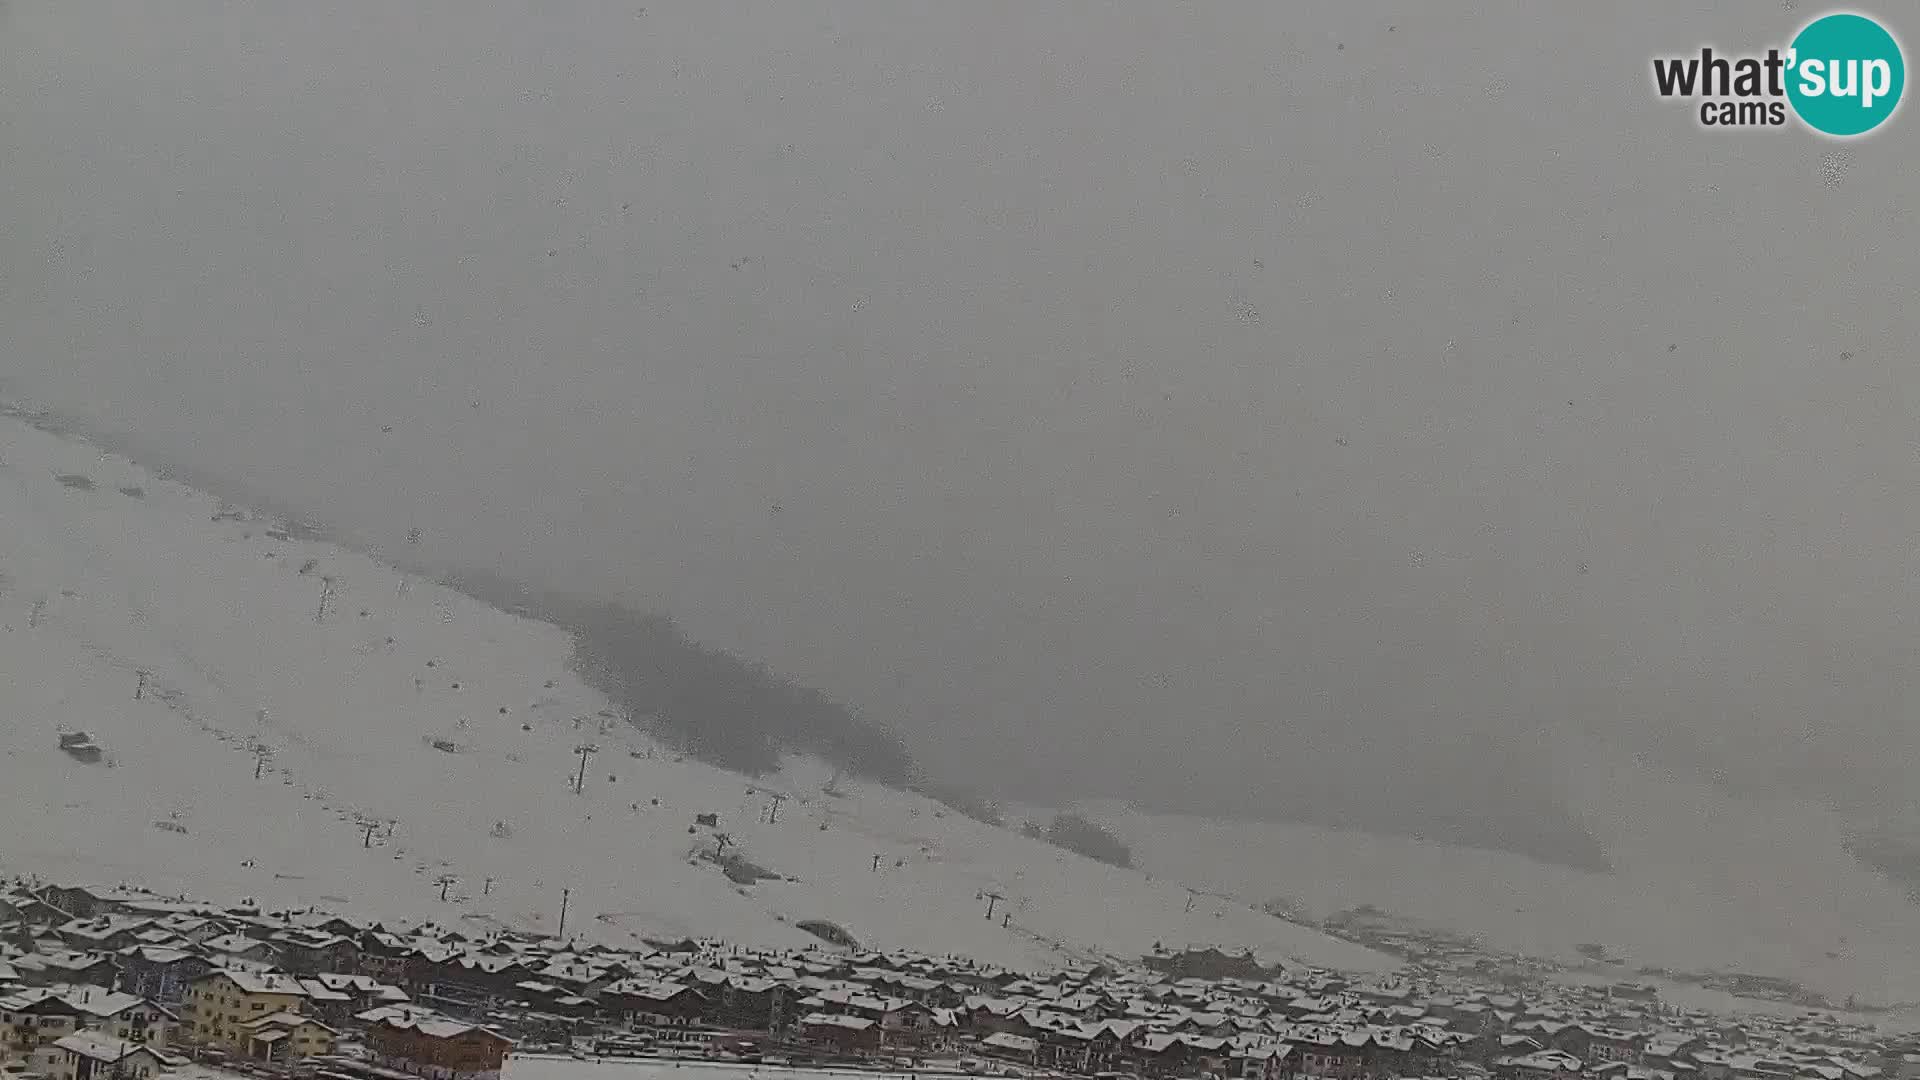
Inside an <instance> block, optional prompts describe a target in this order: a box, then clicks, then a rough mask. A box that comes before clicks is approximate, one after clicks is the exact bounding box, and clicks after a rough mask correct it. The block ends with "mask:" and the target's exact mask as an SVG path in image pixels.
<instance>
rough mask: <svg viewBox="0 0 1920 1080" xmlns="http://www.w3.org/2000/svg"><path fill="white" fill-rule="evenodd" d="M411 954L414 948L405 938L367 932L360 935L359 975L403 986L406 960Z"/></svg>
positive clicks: (378, 932)
mask: <svg viewBox="0 0 1920 1080" xmlns="http://www.w3.org/2000/svg"><path fill="white" fill-rule="evenodd" d="M413 953H414V946H413V945H412V944H411V943H409V942H408V941H407V940H406V939H405V938H402V937H399V936H397V935H394V934H388V933H382V932H380V931H377V930H368V931H366V932H365V933H362V934H361V935H360V974H362V975H371V976H373V977H374V978H376V979H379V980H380V981H382V982H386V983H393V984H396V985H403V984H405V982H406V978H407V959H408V958H409V957H410V956H412V955H413Z"/></svg>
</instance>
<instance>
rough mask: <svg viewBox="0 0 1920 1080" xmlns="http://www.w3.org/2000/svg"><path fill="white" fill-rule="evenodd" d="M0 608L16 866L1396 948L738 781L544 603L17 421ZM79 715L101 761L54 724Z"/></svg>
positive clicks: (735, 925) (616, 922) (4, 476)
mask: <svg viewBox="0 0 1920 1080" xmlns="http://www.w3.org/2000/svg"><path fill="white" fill-rule="evenodd" d="M0 625H3V626H4V630H3V631H0V755H3V756H0V808H3V809H4V813H5V821H4V825H3V826H0V870H4V871H6V872H12V873H26V872H30V873H39V874H42V875H47V876H55V877H58V878H61V879H65V880H90V881H99V882H114V881H119V880H137V881H139V882H142V883H145V884H147V885H150V886H153V887H156V888H166V889H176V890H185V891H189V892H192V893H194V894H196V895H201V896H207V897H209V898H215V899H235V898H239V897H243V896H252V897H255V898H257V899H258V900H260V901H261V902H265V903H282V902H311V903H325V904H330V905H334V906H345V907H350V908H351V909H353V910H356V911H363V912H367V913H370V914H375V915H382V916H388V917H422V916H433V917H439V918H442V919H447V920H453V919H467V920H472V921H475V922H478V923H482V924H485V923H496V924H503V925H509V926H515V927H523V928H541V929H547V930H552V929H553V928H554V927H555V926H556V923H557V920H558V917H559V914H560V908H561V901H562V890H563V889H568V890H571V896H570V912H571V913H570V916H569V922H568V927H569V931H570V932H573V931H577V932H579V933H581V934H583V935H593V936H597V937H600V938H604V939H610V940H621V941H627V940H630V939H631V938H633V937H636V936H656V937H658V936H679V935H711V936H718V937H724V938H728V939H731V940H735V941H739V942H742V943H754V944H767V945H774V944H784V945H804V944H810V943H813V942H814V941H815V939H814V938H813V937H811V936H809V935H808V934H807V933H806V932H804V931H802V930H799V929H797V928H796V927H795V925H794V924H795V923H797V922H800V921H803V920H809V919H824V920H829V921H832V922H835V923H838V924H839V925H841V926H843V927H845V928H846V929H847V930H848V931H850V932H851V933H852V934H853V935H854V936H855V937H856V938H857V939H859V940H860V941H861V942H862V943H863V944H868V945H877V946H883V947H890V946H900V947H915V948H920V949H925V950H931V951H934V952H954V953H963V954H967V955H971V956H975V957H979V958H983V959H987V960H991V961H995V962H1001V963H1009V964H1020V965H1029V966H1033V965H1043V964H1047V963H1051V962H1057V961H1059V960H1061V959H1064V958H1069V957H1086V956H1097V955H1102V954H1107V955H1120V956H1138V955H1139V954H1140V953H1142V952H1144V951H1146V950H1148V949H1149V948H1151V947H1152V946H1153V944H1154V943H1155V942H1165V943H1167V944H1169V945H1177V944H1185V943H1195V944H1197V943H1211V944H1220V945H1227V946H1247V947H1252V948H1254V949H1255V950H1256V952H1258V953H1259V954H1260V955H1262V956H1263V957H1269V958H1274V959H1278V958H1282V957H1293V958H1296V959H1298V960H1302V961H1305V962H1309V963H1314V964H1321V965H1328V966H1336V967H1343V968H1353V969H1370V968H1371V969H1377V968H1382V967H1386V966H1390V962H1389V961H1387V960H1386V959H1385V958H1383V957H1381V956H1379V955H1378V954H1375V953H1371V952H1369V951H1366V950H1363V949H1360V948H1357V947H1355V946H1352V945H1349V944H1347V943H1344V942H1340V941H1337V940H1335V939H1332V938H1329V937H1326V936H1325V935H1322V934H1320V933H1319V932H1317V931H1313V930H1307V929H1303V928H1301V927H1299V926H1296V925H1293V924H1291V923H1287V922H1284V921H1282V920H1279V919H1276V918H1273V917H1271V916H1269V915H1266V914H1264V913H1261V912H1259V911H1256V910H1252V909H1251V908H1250V907H1247V906H1239V907H1227V908H1223V909H1220V910H1211V909H1210V910H1206V911H1195V912H1187V911H1186V910H1185V904H1186V899H1187V894H1186V892H1185V891H1184V889H1182V888H1181V887H1180V886H1179V885H1177V884H1176V883H1173V882H1168V881H1155V880H1150V879H1148V878H1147V877H1146V876H1144V875H1142V874H1140V873H1137V872H1130V871H1124V870H1118V869H1114V868H1110V867H1106V866H1102V865H1099V864H1097V863H1093V862H1089V861H1087V860H1084V859H1080V858H1078V857H1075V856H1071V855H1068V854H1066V853H1064V852H1061V851H1059V850H1057V849H1054V848H1051V847H1048V846H1046V845H1044V844H1041V843H1038V842H1035V841H1032V840H1029V839H1026V838H1024V837H1022V836H1019V835H1017V834H1015V833H1013V832H1011V831H1007V830H1002V829H994V828H990V827H988V826H985V825H981V824H979V823H976V822H973V821H970V820H967V819H965V818H963V817H961V816H960V815H959V814H956V813H953V812H950V811H946V810H944V809H942V808H940V807H939V806H937V804H935V803H933V802H931V801H929V800H926V799H924V798H922V797H919V796H915V795H911V794H904V793H900V792H895V791H890V790H886V789H883V788H878V787H875V786H872V785H862V784H846V785H843V786H842V791H843V794H842V795H841V796H840V797H835V796H833V795H829V794H826V793H825V792H824V791H823V788H824V787H825V786H826V783H827V781H828V779H829V777H828V775H827V773H826V772H825V771H824V770H823V769H821V768H819V767H818V766H817V765H816V764H814V763H809V762H794V763H791V764H790V765H789V767H788V769H787V770H786V771H785V772H784V773H783V774H782V775H780V776H778V777H769V778H766V779H764V780H762V781H750V780H748V779H747V778H744V777H742V776H739V775H736V774H732V773H728V772H724V771H721V770H718V769H715V768H711V767H709V766H706V765H703V764H700V763H698V762H693V761H686V760H679V759H677V758H676V757H675V756H674V755H672V754H671V753H669V752H667V751H665V750H663V749H662V748H661V747H659V746H657V745H655V744H654V743H653V742H651V741H650V740H649V739H647V738H646V737H644V736H643V735H642V734H641V733H640V732H638V731H637V730H635V729H634V728H632V727H631V726H630V725H627V724H625V723H623V722H622V721H620V720H618V719H616V718H615V717H614V715H613V714H612V713H611V711H609V710H608V708H607V703H606V701H605V700H603V699H602V698H601V697H600V696H599V695H597V694H596V693H594V692H593V691H591V690H590V689H588V688H587V687H585V686H583V685H582V684H581V683H580V682H579V680H577V679H576V678H574V677H573V676H572V675H571V674H570V673H569V672H568V671H567V670H566V658H567V654H568V651H569V642H568V639H567V638H566V636H565V635H564V634H563V633H562V632H561V631H559V630H558V629H556V628H554V627H552V626H549V625H545V624H542V623H537V622H533V621H529V620H526V619H522V618H517V617H515V616H512V615H509V614H506V613H504V612H501V611H498V610H496V609H493V608H490V607H487V606H485V605H483V604H480V603H478V602H476V601H474V600H471V599H469V598H467V597H464V596H462V595H459V594H457V593H454V592H452V591H450V590H448V589H445V588H441V587H439V586H436V585H434V584H432V583H430V582H428V581H425V580H420V579H417V578H414V577H410V576H409V575H407V574H404V573H401V572H399V571H396V570H394V569H392V568H390V567H387V566H383V565H381V564H379V563H377V562H375V561H374V560H372V559H371V558H368V557H366V556H364V555H361V554H357V553H355V552H351V551H347V550H343V549H341V548H339V547H336V546H333V545H331V544H328V543H325V542H321V541H318V540H314V539H305V538H301V537H299V536H294V535H289V534H288V533H287V532H285V531H284V530H283V529H282V528H280V527H278V526H277V525H276V523H275V522H274V521H273V520H271V519H268V518H264V517H260V516H258V515H253V514H249V513H247V512H244V511H237V510H233V509H231V508H228V507H225V506H224V505H223V504H221V503H220V502H219V501H218V500H216V499H214V498H212V497H210V496H208V495H205V494H203V493H201V492H198V491H195V490H192V489H190V488H187V487H184V486H181V485H179V484H176V483H172V482H169V481H164V480H160V479H156V477H155V476H153V475H150V474H149V473H147V472H145V471H144V470H142V469H140V468H137V467H135V466H134V465H132V464H131V463H129V462H128V461H126V460H124V459H122V458H119V457H115V456H112V455H107V454H103V453H101V452H99V451H98V450H97V449H94V448H92V447H91V446H89V445H87V444H85V443H83V442H80V441H76V440H72V439H68V438H63V437H60V436H57V435H54V434H51V433H49V432H47V431H45V430H40V429H38V428H35V427H32V426H29V425H28V424H26V423H22V422H19V421H17V420H0ZM71 730H84V731H86V732H88V733H89V734H90V735H92V736H93V738H94V740H95V741H96V742H97V743H98V744H99V745H100V746H101V747H102V748H103V749H104V751H105V756H104V760H103V761H101V762H99V763H95V764H87V763H84V762H81V761H78V760H75V759H74V758H72V757H70V756H68V755H67V754H65V753H63V752H62V751H61V750H60V749H58V747H57V741H58V734H59V733H60V732H63V731H71ZM583 744H591V745H593V746H594V747H596V748H597V752H596V753H594V754H593V755H591V756H590V757H589V758H588V763H587V769H586V773H585V784H584V786H583V787H584V790H583V791H581V792H579V793H576V792H575V791H574V790H573V789H572V782H573V780H574V778H575V776H576V771H577V769H578V767H579V762H580V757H579V755H578V754H576V748H578V747H579V746H581V745H583ZM262 749H264V751H265V755H266V756H265V757H264V758H263V757H262V755H261V751H262ZM775 795H780V796H785V798H784V800H781V805H780V808H779V811H778V814H777V818H776V819H775V820H773V821H772V822H768V821H766V820H764V819H763V814H764V813H765V812H766V810H767V809H768V808H769V806H770V805H771V804H772V803H773V802H774V801H775V800H774V796H775ZM701 814H714V815H717V819H718V826H717V828H718V831H721V832H725V833H726V834H728V835H729V836H730V837H731V839H732V841H733V845H734V846H733V848H732V849H731V850H732V851H735V852H739V853H741V854H743V855H744V857H745V858H747V859H750V860H751V861H752V862H754V863H756V864H759V865H761V866H763V867H765V868H767V869H768V870H770V871H772V872H774V873H777V874H779V875H781V876H782V877H783V878H784V879H785V880H770V881H763V882H761V883H759V884H756V885H754V886H751V887H745V886H740V885H736V884H734V883H733V882H731V881H729V880H728V878H727V877H726V876H725V875H724V874H723V873H722V872H721V871H720V870H719V868H717V867H716V866H715V865H713V864H712V863H711V862H708V861H705V860H700V859H696V858H694V857H693V856H694V854H695V853H696V852H698V851H702V850H708V851H710V850H712V849H713V848H714V847H715V844H716V841H715V839H714V833H715V831H716V830H715V829H714V828H708V827H700V826H697V825H696V824H695V818H696V815H701ZM369 824H370V825H372V826H374V827H373V828H372V829H371V830H369V829H368V828H367V827H366V826H367V825H369ZM389 826H390V835H389ZM875 856H878V857H879V858H878V867H877V869H876V865H875ZM443 877H445V878H449V879H450V880H449V881H447V882H446V883H445V891H446V892H447V894H448V897H449V899H448V900H446V901H445V902H443V901H442V900H441V899H440V896H441V893H442V888H443V887H442V878H443ZM987 893H998V894H1000V895H1001V896H1003V897H1005V901H1004V903H1002V904H1001V906H1000V910H1002V911H1007V910H1010V911H1011V914H1012V918H1011V924H1010V925H1002V921H1001V919H1000V918H998V917H996V918H995V919H993V920H992V921H989V920H987V919H986V918H985V916H984V912H985V903H984V901H983V900H982V899H981V897H982V896H983V894H987Z"/></svg>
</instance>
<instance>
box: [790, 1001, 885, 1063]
mask: <svg viewBox="0 0 1920 1080" xmlns="http://www.w3.org/2000/svg"><path fill="white" fill-rule="evenodd" d="M797 1027H798V1034H799V1036H800V1037H801V1038H802V1039H805V1040H806V1041H808V1042H811V1043H815V1044H817V1045H820V1046H825V1047H828V1048H830V1049H832V1050H833V1051H835V1052H836V1053H840V1054H846V1055H849V1056H851V1055H857V1054H870V1053H873V1052H875V1051H877V1050H879V1049H880V1042H881V1034H880V1025H879V1024H877V1023H875V1022H874V1021H872V1020H869V1019H867V1018H866V1017H864V1016H848V1015H846V1014H844V1013H821V1012H814V1013H808V1014H806V1015H805V1016H803V1017H801V1018H800V1023H799V1024H798V1025H797Z"/></svg>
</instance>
